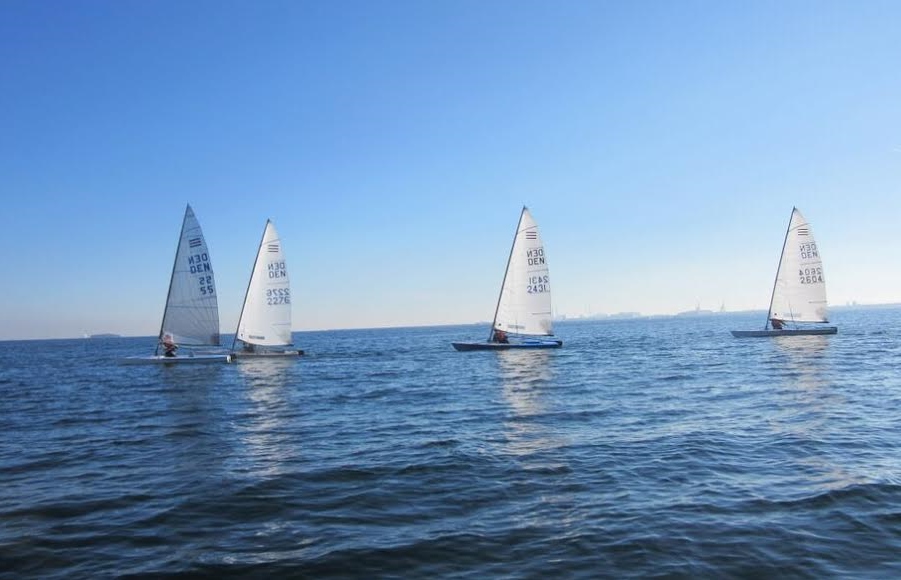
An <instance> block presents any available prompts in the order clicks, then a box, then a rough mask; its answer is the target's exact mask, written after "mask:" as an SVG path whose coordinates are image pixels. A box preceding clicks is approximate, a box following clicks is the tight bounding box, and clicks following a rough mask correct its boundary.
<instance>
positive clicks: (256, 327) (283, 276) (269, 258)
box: [232, 220, 303, 358]
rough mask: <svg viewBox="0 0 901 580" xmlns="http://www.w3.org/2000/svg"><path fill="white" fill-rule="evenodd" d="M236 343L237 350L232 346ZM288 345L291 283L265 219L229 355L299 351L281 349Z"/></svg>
mask: <svg viewBox="0 0 901 580" xmlns="http://www.w3.org/2000/svg"><path fill="white" fill-rule="evenodd" d="M238 342H240V343H241V348H240V349H237V348H236V347H237V346H238ZM291 345H292V340H291V285H290V282H289V280H288V268H287V267H286V265H285V253H284V248H283V247H282V243H281V240H280V239H279V237H278V232H277V231H276V230H275V225H273V223H272V221H271V220H266V226H265V227H264V228H263V238H262V239H261V240H260V247H259V249H258V250H257V257H256V260H254V263H253V271H252V272H251V274H250V282H248V284H247V293H246V294H245V296H244V306H243V307H242V308H241V316H240V317H239V318H238V328H237V330H236V331H235V340H234V341H233V342H232V355H233V356H235V357H236V358H246V357H274V356H278V357H286V356H293V357H296V356H298V355H300V354H303V351H299V350H297V349H287V348H285V347H289V346H291Z"/></svg>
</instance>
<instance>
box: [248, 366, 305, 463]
mask: <svg viewBox="0 0 901 580" xmlns="http://www.w3.org/2000/svg"><path fill="white" fill-rule="evenodd" d="M237 368H238V372H239V373H240V375H241V378H242V379H243V381H242V382H243V383H244V385H243V388H244V389H245V392H246V397H247V400H246V407H245V412H244V413H242V414H241V416H240V418H239V419H237V420H236V422H235V427H236V431H237V436H238V440H239V441H240V443H241V446H242V447H243V449H244V452H243V453H239V454H236V457H235V461H236V464H235V465H234V466H233V468H234V471H235V472H237V473H247V474H248V476H249V477H252V478H259V477H271V476H275V475H279V474H282V473H286V472H290V471H291V470H292V467H291V465H292V464H293V463H296V462H297V461H299V459H300V449H301V446H300V442H299V441H295V440H293V439H292V437H293V435H292V433H295V431H294V430H292V428H291V425H294V424H295V423H296V415H297V413H298V412H299V411H298V409H296V408H295V403H294V402H293V401H292V400H291V398H290V396H289V392H290V391H291V390H292V389H295V388H296V385H297V383H298V382H299V380H298V379H299V377H298V376H297V373H298V372H299V368H300V367H298V366H297V365H296V360H295V359H278V358H274V359H273V358H267V359H256V358H248V359H244V360H242V362H241V364H240V365H238V366H237Z"/></svg>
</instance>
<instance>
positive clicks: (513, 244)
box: [488, 206, 529, 342]
mask: <svg viewBox="0 0 901 580" xmlns="http://www.w3.org/2000/svg"><path fill="white" fill-rule="evenodd" d="M528 209H529V208H527V207H526V206H522V211H521V212H520V214H519V221H518V222H516V231H514V232H513V243H512V244H510V255H508V256H507V267H506V268H505V269H504V279H503V280H502V281H501V290H500V292H498V295H497V306H495V307H494V320H492V321H491V330H490V331H489V333H488V341H489V342H491V337H492V336H494V324H495V323H496V322H497V311H498V310H500V307H501V298H502V297H503V296H504V284H506V283H507V273H508V272H509V271H510V260H512V259H513V248H515V247H516V237H517V236H518V235H519V226H521V225H522V216H523V215H525V213H526V210H528Z"/></svg>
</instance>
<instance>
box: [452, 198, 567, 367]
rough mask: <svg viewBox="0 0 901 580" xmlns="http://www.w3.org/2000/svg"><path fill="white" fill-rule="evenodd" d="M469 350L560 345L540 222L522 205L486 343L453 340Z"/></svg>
mask: <svg viewBox="0 0 901 580" xmlns="http://www.w3.org/2000/svg"><path fill="white" fill-rule="evenodd" d="M451 344H453V346H454V348H455V349H457V350H459V351H467V350H508V349H520V348H559V347H560V346H562V345H563V341H562V340H559V339H557V338H554V330H553V322H552V316H551V282H550V278H549V276H548V264H547V257H546V256H545V253H544V245H543V244H542V243H541V235H540V234H539V233H538V225H537V224H536V223H535V220H534V219H533V218H532V214H531V213H530V212H529V208H527V207H525V206H523V208H522V213H521V214H520V216H519V223H518V224H517V226H516V234H515V235H514V236H513V246H512V247H511V248H510V256H509V258H508V259H507V270H506V271H505V272H504V280H503V282H502V283H501V292H500V295H499V296H498V300H497V308H496V309H495V311H494V322H492V324H491V331H490V334H489V335H488V340H487V341H486V342H454V343H451Z"/></svg>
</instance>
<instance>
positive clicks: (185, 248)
mask: <svg viewBox="0 0 901 580" xmlns="http://www.w3.org/2000/svg"><path fill="white" fill-rule="evenodd" d="M166 335H171V337H172V340H173V341H174V342H175V343H176V344H182V345H188V346H200V345H218V344H219V303H218V301H217V299H216V281H215V278H214V276H213V266H212V263H211V262H210V252H209V249H208V248H207V245H206V240H205V239H204V238H203V232H202V231H201V230H200V224H199V223H198V222H197V218H196V217H195V216H194V210H192V209H191V206H190V205H188V207H187V209H185V219H184V222H183V223H182V226H181V237H180V238H179V242H178V251H177V252H176V254H175V264H174V265H173V267H172V279H171V280H170V281H169V296H168V297H167V299H166V310H165V312H164V313H163V324H162V327H161V329H160V340H162V339H163V338H164V337H165V336H166Z"/></svg>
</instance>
